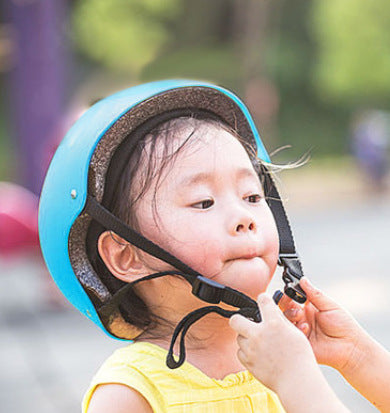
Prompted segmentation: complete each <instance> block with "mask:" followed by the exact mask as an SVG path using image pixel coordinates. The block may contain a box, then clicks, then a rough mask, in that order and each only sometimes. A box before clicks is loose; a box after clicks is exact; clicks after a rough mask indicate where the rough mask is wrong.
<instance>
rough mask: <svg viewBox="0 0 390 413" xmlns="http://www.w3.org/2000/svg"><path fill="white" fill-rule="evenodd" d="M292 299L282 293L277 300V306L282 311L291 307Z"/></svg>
mask: <svg viewBox="0 0 390 413" xmlns="http://www.w3.org/2000/svg"><path fill="white" fill-rule="evenodd" d="M293 303H294V301H293V300H292V299H291V298H290V297H289V296H288V295H286V294H283V295H282V298H281V299H280V300H279V303H278V306H279V308H280V309H281V310H282V311H285V310H287V309H288V308H290V307H291V305H292V304H293Z"/></svg>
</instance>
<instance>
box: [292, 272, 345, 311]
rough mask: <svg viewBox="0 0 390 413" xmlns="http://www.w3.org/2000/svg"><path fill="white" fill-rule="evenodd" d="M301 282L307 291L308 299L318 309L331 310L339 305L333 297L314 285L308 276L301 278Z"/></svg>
mask: <svg viewBox="0 0 390 413" xmlns="http://www.w3.org/2000/svg"><path fill="white" fill-rule="evenodd" d="M299 284H300V286H301V287H302V288H303V290H304V291H305V293H306V295H307V298H308V300H309V301H310V302H311V303H312V304H313V305H314V307H316V308H317V310H319V311H329V310H334V309H336V308H338V307H339V306H338V305H337V304H336V303H335V302H334V301H333V300H332V299H331V298H329V297H328V296H326V295H325V294H324V293H323V292H322V291H321V290H319V289H318V288H316V287H314V285H313V284H312V283H311V282H310V281H309V280H308V279H307V278H306V277H303V278H301V280H300V281H299Z"/></svg>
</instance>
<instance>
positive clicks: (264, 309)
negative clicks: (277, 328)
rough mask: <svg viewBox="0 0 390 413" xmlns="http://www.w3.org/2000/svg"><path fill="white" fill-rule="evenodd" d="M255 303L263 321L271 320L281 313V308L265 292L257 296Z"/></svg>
mask: <svg viewBox="0 0 390 413" xmlns="http://www.w3.org/2000/svg"><path fill="white" fill-rule="evenodd" d="M257 303H258V305H259V309H260V313H261V317H262V319H263V321H268V320H272V319H274V318H276V317H280V316H281V315H282V312H281V310H280V309H279V307H278V306H277V305H276V304H275V302H274V301H273V300H272V298H271V297H270V296H269V295H268V294H266V293H262V294H260V295H259V297H258V298H257Z"/></svg>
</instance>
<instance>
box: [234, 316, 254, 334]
mask: <svg viewBox="0 0 390 413" xmlns="http://www.w3.org/2000/svg"><path fill="white" fill-rule="evenodd" d="M229 324H230V327H231V328H232V329H233V330H234V331H235V332H236V333H237V334H239V335H240V336H243V337H249V335H250V333H251V331H253V328H254V327H255V326H256V325H257V324H256V323H254V322H253V321H250V320H248V319H247V318H245V317H243V316H242V315H240V314H234V315H233V316H231V317H230V320H229Z"/></svg>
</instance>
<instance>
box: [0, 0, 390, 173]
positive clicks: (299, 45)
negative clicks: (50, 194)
mask: <svg viewBox="0 0 390 413" xmlns="http://www.w3.org/2000/svg"><path fill="white" fill-rule="evenodd" d="M70 4H71V24H70V27H69V28H70V32H69V33H70V36H71V38H72V40H73V44H72V46H73V48H74V50H78V51H79V53H78V54H77V57H76V65H79V66H78V69H77V73H78V76H80V72H82V70H81V69H80V68H83V70H84V71H85V72H88V73H87V74H86V75H85V74H83V75H82V76H83V77H84V78H90V77H91V76H88V74H90V73H91V72H93V71H94V70H95V69H96V70H97V71H101V70H103V72H104V76H107V78H121V79H123V78H125V79H126V81H127V82H128V84H129V85H130V84H134V83H135V82H140V81H149V80H155V79H161V78H167V77H168V78H173V77H187V78H200V79H204V80H210V81H214V82H216V83H219V84H222V85H223V86H225V87H227V88H230V89H233V90H234V91H235V92H237V93H238V94H239V95H240V96H241V97H243V98H244V99H245V97H246V93H247V89H246V88H247V86H248V84H250V80H251V77H253V76H255V77H256V76H264V77H266V78H267V79H268V80H269V81H270V82H271V83H272V84H273V85H274V86H275V88H276V90H277V93H278V99H279V106H278V113H277V116H276V119H275V121H274V124H273V125H271V127H264V130H263V126H264V125H263V124H262V122H261V121H258V122H257V123H258V125H259V129H260V132H261V133H262V137H263V139H264V140H265V142H266V145H267V147H268V148H269V149H270V151H272V150H274V149H277V148H278V147H280V146H283V145H286V144H291V145H292V149H291V150H289V151H285V152H282V153H281V155H280V156H278V160H279V159H280V161H281V162H284V161H285V160H287V159H291V158H293V159H294V158H297V157H299V156H300V155H302V154H304V153H306V152H310V153H311V154H312V155H313V156H317V157H318V156H321V157H328V156H340V155H343V154H346V153H348V152H349V124H350V119H351V116H352V114H353V112H354V111H355V110H356V109H358V108H361V107H373V108H377V107H381V108H383V109H387V110H389V109H390V97H389V96H390V76H389V74H390V2H389V1H388V0H375V1H367V0H342V1H339V0H294V1H293V2H291V1H287V0H273V1H269V2H264V4H265V5H266V6H265V7H266V8H265V9H264V10H266V14H265V18H264V19H261V17H262V16H260V15H259V14H257V15H256V16H254V17H255V20H253V19H251V18H250V17H251V13H250V11H251V9H250V7H253V6H254V5H255V4H256V2H254V1H250V0H212V1H210V0H196V1H194V0H74V1H73V2H71V3H70ZM258 10H259V9H258ZM256 19H257V20H256ZM261 25H264V27H260V26H261ZM259 28H260V29H261V30H257V29H259ZM251 30H253V32H252V31H251ZM81 81H82V79H77V80H76V81H74V80H73V82H75V83H77V82H81ZM0 83H1V81H0ZM3 117H4V116H3ZM4 124H5V122H4V120H3V119H2V116H0V177H4V176H6V173H7V172H6V169H7V168H8V167H9V165H10V161H9V159H11V158H10V156H9V147H10V143H9V140H8V139H6V135H5V134H6V132H5V126H4ZM7 165H8V166H7Z"/></svg>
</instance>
